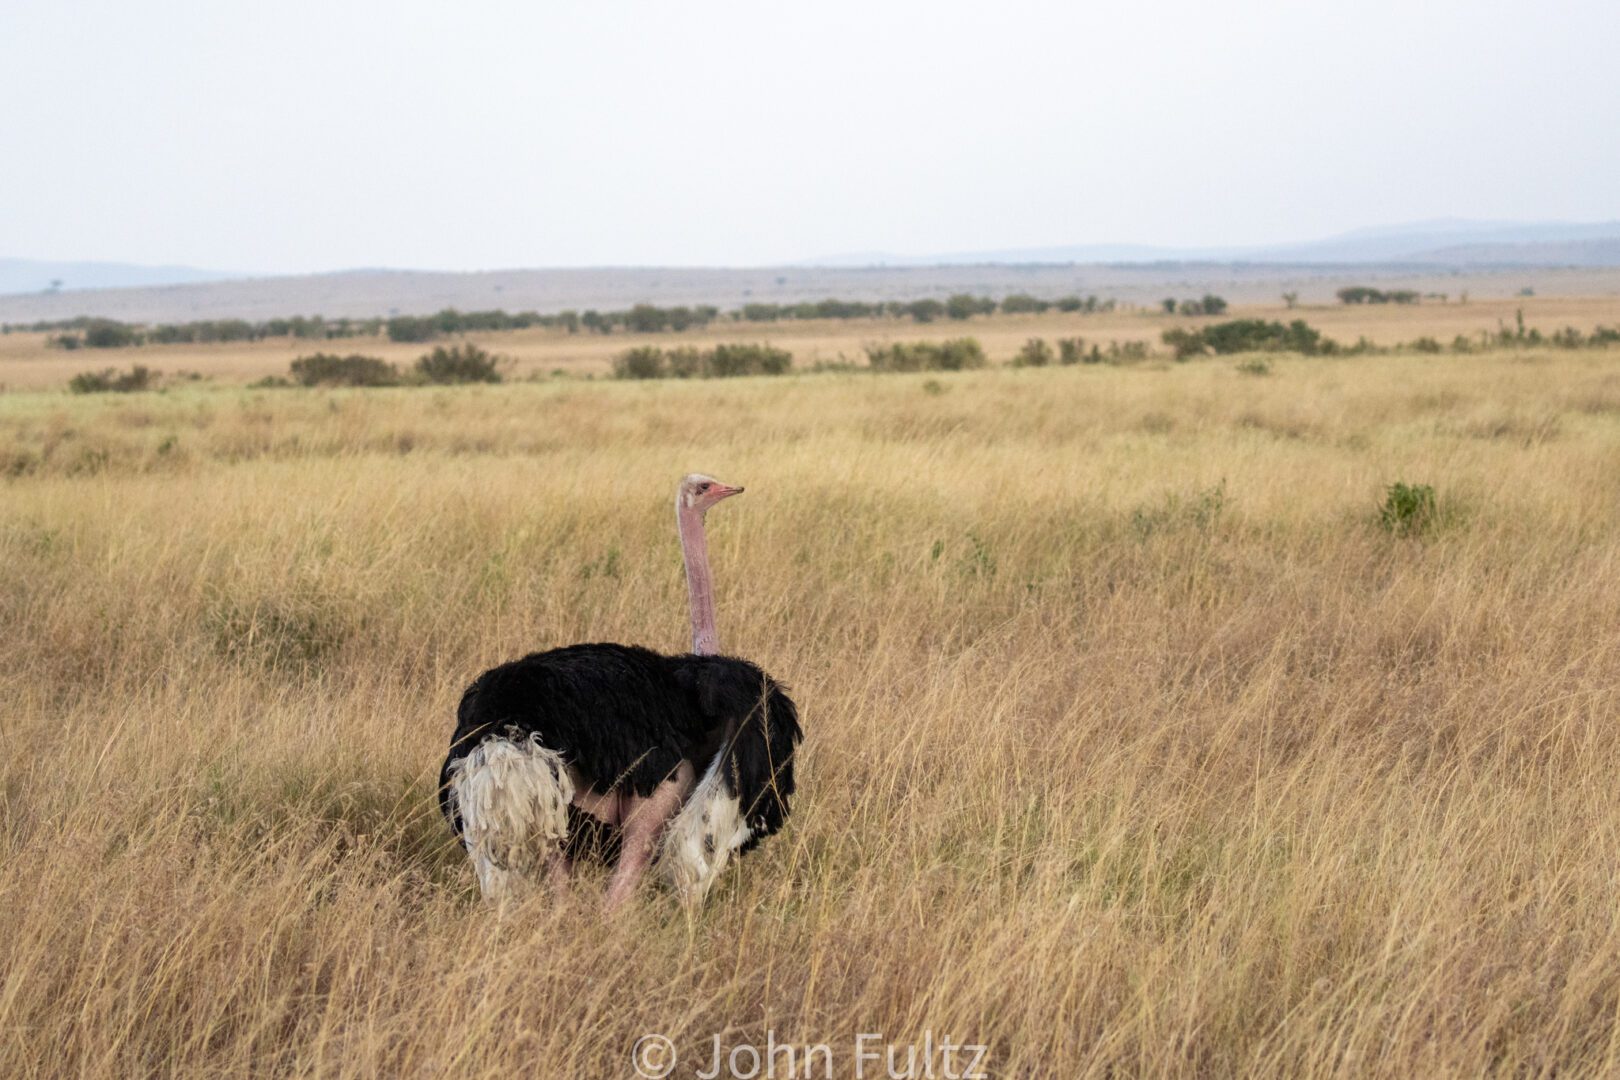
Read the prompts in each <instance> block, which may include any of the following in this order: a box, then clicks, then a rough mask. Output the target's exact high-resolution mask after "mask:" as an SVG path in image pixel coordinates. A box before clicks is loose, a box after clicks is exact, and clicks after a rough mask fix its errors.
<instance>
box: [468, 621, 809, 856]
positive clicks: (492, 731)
mask: <svg viewBox="0 0 1620 1080" xmlns="http://www.w3.org/2000/svg"><path fill="white" fill-rule="evenodd" d="M492 736H506V737H529V736H533V737H535V738H536V739H537V740H538V741H539V742H540V744H541V745H542V746H544V747H546V748H548V749H550V750H554V751H556V752H557V753H558V754H559V755H561V757H562V759H563V761H564V762H565V763H566V764H567V765H568V766H569V767H570V768H571V769H573V770H574V771H575V772H576V773H577V774H578V776H579V777H580V779H581V780H583V781H584V782H585V783H586V784H588V785H589V786H590V787H591V788H593V789H595V790H596V791H598V792H602V793H607V792H618V793H621V794H632V793H633V794H636V795H643V796H645V795H649V794H651V793H652V791H653V789H654V788H655V787H657V786H658V784H659V783H661V782H662V781H664V780H666V779H668V778H670V777H671V776H673V775H674V774H675V772H676V770H677V768H678V767H679V766H680V763H681V762H682V761H688V762H691V764H692V766H693V768H694V771H695V773H696V774H697V775H699V776H701V775H702V774H703V773H704V771H705V770H706V769H708V768H709V766H710V764H711V763H712V762H713V761H714V759H715V757H716V755H717V754H722V753H723V754H724V755H725V758H724V760H723V761H722V762H721V766H720V768H719V770H718V771H719V774H720V776H721V778H722V782H723V783H724V784H725V785H726V788H727V790H728V792H729V793H730V794H732V795H735V796H737V797H738V799H739V800H740V803H741V810H742V814H743V817H744V819H745V820H746V822H747V823H748V825H749V827H750V828H751V829H752V830H753V836H752V838H751V839H750V840H749V842H748V843H747V845H746V846H745V847H744V848H743V849H742V850H747V849H748V848H749V847H752V846H753V845H754V844H755V843H757V842H758V841H759V839H760V838H761V837H763V836H768V835H770V834H771V833H774V832H776V831H777V830H778V829H780V828H781V827H782V823H783V821H784V820H785V819H786V817H787V815H788V811H789V799H790V797H791V796H792V794H793V753H794V749H795V748H796V747H797V745H798V743H799V741H800V740H801V739H802V738H803V733H802V732H801V730H800V728H799V719H798V711H797V709H796V708H795V707H794V704H793V702H792V700H791V699H790V698H789V697H788V696H787V694H786V693H785V692H784V691H783V689H782V686H781V685H780V684H779V683H777V682H776V681H775V680H774V679H772V678H771V677H770V676H769V675H767V674H765V672H763V671H761V670H760V669H759V668H758V667H756V666H755V665H753V664H751V663H749V662H748V661H746V660H740V659H737V658H735V657H729V656H698V655H695V654H683V655H678V656H665V655H663V654H661V653H656V652H653V651H652V650H650V649H643V648H639V647H637V646H633V645H615V644H588V645H569V646H567V647H565V648H560V649H552V650H549V651H547V652H540V653H532V654H530V655H528V656H525V657H523V658H522V659H521V660H513V661H511V662H510V663H505V664H501V665H500V666H498V667H494V668H491V669H490V670H488V671H486V672H484V673H483V674H482V675H480V676H479V677H478V678H477V679H475V680H474V681H473V683H472V685H471V686H469V687H468V688H467V690H466V692H465V693H464V694H463V695H462V698H461V704H460V706H459V707H458V708H457V710H456V729H455V732H454V734H453V735H452V736H451V739H450V753H449V755H448V756H447V757H446V758H445V763H444V768H443V769H442V770H441V772H440V777H439V800H440V807H441V809H442V810H443V812H444V815H445V818H446V819H447V820H448V821H449V822H450V826H451V828H452V829H454V830H455V831H456V833H457V835H458V836H459V835H460V834H461V822H460V819H459V816H458V813H457V810H456V806H455V800H454V799H453V798H452V797H451V795H450V779H451V763H452V762H454V761H455V760H456V759H458V758H460V757H463V756H464V755H466V754H467V753H468V752H469V751H471V750H472V749H473V748H474V747H476V746H477V745H478V744H479V743H480V742H482V741H483V740H484V739H486V738H489V737H492Z"/></svg>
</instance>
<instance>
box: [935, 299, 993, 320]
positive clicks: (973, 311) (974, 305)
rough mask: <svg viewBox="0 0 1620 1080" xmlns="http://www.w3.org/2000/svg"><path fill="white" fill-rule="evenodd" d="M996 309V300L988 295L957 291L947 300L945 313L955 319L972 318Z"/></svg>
mask: <svg viewBox="0 0 1620 1080" xmlns="http://www.w3.org/2000/svg"><path fill="white" fill-rule="evenodd" d="M995 310H996V302H995V301H994V300H992V299H990V298H989V297H988V296H974V295H972V294H971V293H957V294H955V295H954V296H952V297H951V298H950V299H948V300H946V301H945V314H946V315H948V316H950V317H951V318H953V319H971V318H972V317H973V316H975V315H988V314H989V313H990V312H992V311H995Z"/></svg>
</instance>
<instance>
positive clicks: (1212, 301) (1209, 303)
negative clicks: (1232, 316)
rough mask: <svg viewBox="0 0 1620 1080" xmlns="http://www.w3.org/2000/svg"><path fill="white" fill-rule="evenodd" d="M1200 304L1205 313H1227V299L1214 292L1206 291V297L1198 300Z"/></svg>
mask: <svg viewBox="0 0 1620 1080" xmlns="http://www.w3.org/2000/svg"><path fill="white" fill-rule="evenodd" d="M1198 305H1199V307H1200V308H1202V309H1203V313H1204V314H1205V315H1224V314H1226V300H1225V299H1224V298H1222V297H1219V296H1216V295H1215V294H1214V293H1205V294H1204V298H1203V299H1202V300H1200V301H1199V302H1198Z"/></svg>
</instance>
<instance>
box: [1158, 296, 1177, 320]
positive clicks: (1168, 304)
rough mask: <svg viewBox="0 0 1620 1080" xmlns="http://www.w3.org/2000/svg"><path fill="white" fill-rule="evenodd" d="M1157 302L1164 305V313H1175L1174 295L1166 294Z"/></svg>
mask: <svg viewBox="0 0 1620 1080" xmlns="http://www.w3.org/2000/svg"><path fill="white" fill-rule="evenodd" d="M1159 303H1160V304H1162V305H1164V313H1165V314H1166V315H1174V314H1175V313H1176V298H1175V297H1173V296H1167V297H1165V298H1164V299H1163V300H1160V301H1159Z"/></svg>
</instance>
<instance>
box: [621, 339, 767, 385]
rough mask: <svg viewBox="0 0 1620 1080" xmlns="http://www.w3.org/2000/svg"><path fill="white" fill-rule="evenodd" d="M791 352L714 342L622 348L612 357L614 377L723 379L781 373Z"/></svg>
mask: <svg viewBox="0 0 1620 1080" xmlns="http://www.w3.org/2000/svg"><path fill="white" fill-rule="evenodd" d="M792 368H793V354H792V353H790V352H788V351H787V350H785V349H778V348H774V347H772V346H770V345H716V346H715V347H714V348H713V349H710V350H709V351H708V352H699V351H698V350H696V349H694V348H690V347H686V348H680V349H670V350H668V351H665V350H664V349H660V348H658V347H657V346H656V345H642V346H639V347H637V348H634V349H626V350H625V351H624V352H622V353H620V354H619V355H618V356H617V357H615V358H614V360H613V377H614V378H616V379H666V378H675V379H697V378H703V379H723V378H731V377H734V376H738V375H785V374H787V373H788V372H789V371H790V370H792Z"/></svg>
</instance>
